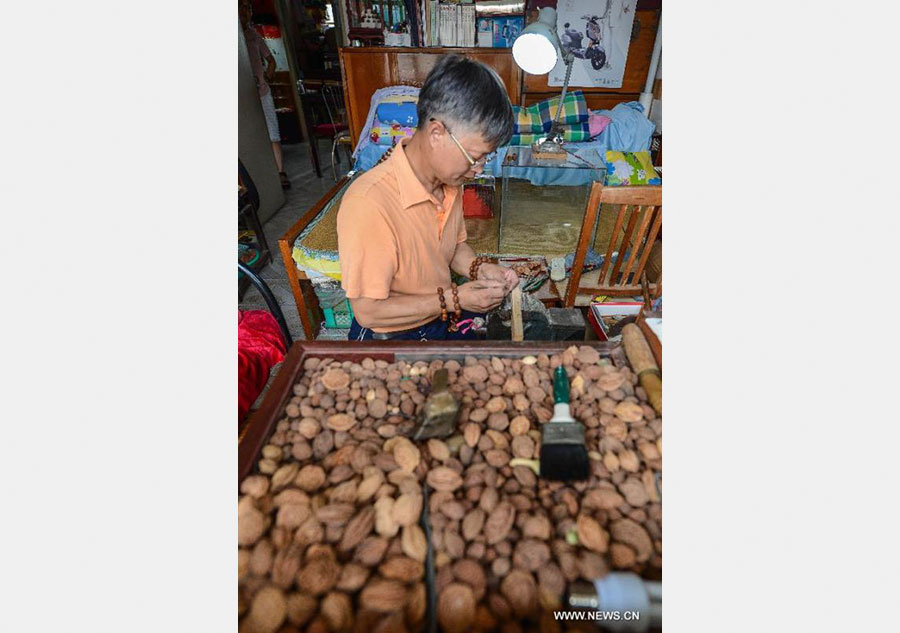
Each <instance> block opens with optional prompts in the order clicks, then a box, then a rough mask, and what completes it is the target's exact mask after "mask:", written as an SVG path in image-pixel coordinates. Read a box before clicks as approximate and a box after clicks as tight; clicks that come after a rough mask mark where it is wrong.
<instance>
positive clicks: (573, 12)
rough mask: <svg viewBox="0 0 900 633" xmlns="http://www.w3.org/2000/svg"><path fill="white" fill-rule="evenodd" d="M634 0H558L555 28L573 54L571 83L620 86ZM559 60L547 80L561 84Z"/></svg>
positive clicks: (563, 68)
mask: <svg viewBox="0 0 900 633" xmlns="http://www.w3.org/2000/svg"><path fill="white" fill-rule="evenodd" d="M636 4H637V0H558V2H557V4H556V29H557V32H558V34H559V40H560V42H561V43H562V47H563V52H564V53H569V52H571V53H572V54H573V55H574V56H575V60H574V62H573V64H572V77H571V79H570V80H569V85H570V86H580V87H588V88H621V87H622V77H623V76H624V75H625V60H626V59H627V58H628V44H629V42H630V40H631V27H632V25H633V23H634V11H635V5H636ZM565 78H566V66H565V64H563V63H562V61H558V62H557V63H556V66H555V67H554V68H553V70H551V71H550V77H549V78H548V83H549V85H551V86H562V85H563V81H564V80H565Z"/></svg>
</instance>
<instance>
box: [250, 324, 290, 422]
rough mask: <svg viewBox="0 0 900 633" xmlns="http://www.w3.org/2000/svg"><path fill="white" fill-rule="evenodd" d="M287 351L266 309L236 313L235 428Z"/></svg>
mask: <svg viewBox="0 0 900 633" xmlns="http://www.w3.org/2000/svg"><path fill="white" fill-rule="evenodd" d="M286 351H287V348H286V346H285V344H284V338H283V337H282V336H281V329H280V328H279V327H278V321H276V320H275V317H273V316H272V315H271V314H269V313H268V312H266V311H265V310H246V311H242V310H238V426H240V424H241V422H242V421H243V420H244V418H245V417H247V412H248V411H249V410H250V406H251V405H252V404H253V403H254V402H256V398H257V397H258V396H259V394H260V392H261V391H262V390H263V387H265V386H266V381H267V380H268V379H269V370H270V369H272V367H274V366H275V365H276V364H278V363H279V362H281V360H282V359H283V358H284V354H285V352H286Z"/></svg>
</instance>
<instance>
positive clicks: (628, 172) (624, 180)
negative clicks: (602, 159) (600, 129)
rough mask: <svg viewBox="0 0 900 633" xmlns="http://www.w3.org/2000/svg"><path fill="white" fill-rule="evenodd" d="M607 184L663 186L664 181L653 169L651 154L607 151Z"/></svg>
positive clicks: (614, 185) (615, 185)
mask: <svg viewBox="0 0 900 633" xmlns="http://www.w3.org/2000/svg"><path fill="white" fill-rule="evenodd" d="M606 184H607V185H609V186H613V187H617V186H621V185H661V184H662V179H661V178H660V177H659V174H658V173H657V172H656V170H655V169H653V163H652V162H651V160H650V152H617V151H614V150H607V151H606Z"/></svg>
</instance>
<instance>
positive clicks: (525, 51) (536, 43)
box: [512, 7, 575, 160]
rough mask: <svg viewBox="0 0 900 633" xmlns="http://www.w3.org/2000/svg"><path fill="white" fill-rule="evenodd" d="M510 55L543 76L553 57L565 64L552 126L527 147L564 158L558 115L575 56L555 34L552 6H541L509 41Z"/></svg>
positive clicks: (536, 154)
mask: <svg viewBox="0 0 900 633" xmlns="http://www.w3.org/2000/svg"><path fill="white" fill-rule="evenodd" d="M512 54H513V59H515V60H516V64H518V65H519V68H521V69H522V70H524V71H525V72H526V73H530V74H532V75H546V74H547V73H549V72H550V71H551V70H553V67H554V66H556V60H557V59H562V61H563V63H564V64H565V65H566V79H565V81H564V82H563V89H562V94H561V95H560V98H559V106H558V107H557V108H556V116H555V117H554V119H553V125H552V126H551V128H550V132H549V133H548V134H547V136H545V137H544V138H542V139H540V140H539V141H537V142H536V143H535V144H534V145H532V147H531V149H532V152H533V156H534V157H535V158H551V159H556V160H565V158H566V152H565V150H564V149H563V147H562V144H563V135H562V130H561V128H560V125H559V116H560V114H561V113H562V108H563V100H564V99H565V98H566V91H567V90H568V89H569V77H570V76H571V75H572V62H573V61H574V60H575V56H574V55H573V54H572V53H571V52H565V51H563V49H562V45H561V44H560V41H559V36H558V35H557V34H556V9H554V8H552V7H544V8H543V9H541V11H540V13H539V14H538V19H537V21H536V22H532V23H531V24H529V25H528V26H526V27H525V28H524V29H523V30H522V33H521V34H520V35H519V37H517V38H516V41H515V42H513V47H512Z"/></svg>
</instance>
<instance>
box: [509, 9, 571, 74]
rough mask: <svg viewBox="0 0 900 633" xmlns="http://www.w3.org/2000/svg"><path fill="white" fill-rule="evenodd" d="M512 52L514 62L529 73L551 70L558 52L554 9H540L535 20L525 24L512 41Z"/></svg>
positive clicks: (558, 44) (544, 72)
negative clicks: (520, 32)
mask: <svg viewBox="0 0 900 633" xmlns="http://www.w3.org/2000/svg"><path fill="white" fill-rule="evenodd" d="M512 54H513V59H515V60H516V64H518V65H519V67H520V68H521V69H522V70H524V71H525V72H526V73H529V74H531V75H546V74H547V73H549V72H550V71H551V70H553V67H554V66H556V61H557V59H559V54H560V43H559V36H558V35H557V34H556V9H553V8H551V7H544V8H543V9H541V12H540V14H539V16H538V19H537V21H536V22H532V23H531V24H529V25H528V26H526V27H525V28H524V29H523V30H522V34H521V35H519V37H517V38H516V41H515V42H513V47H512Z"/></svg>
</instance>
